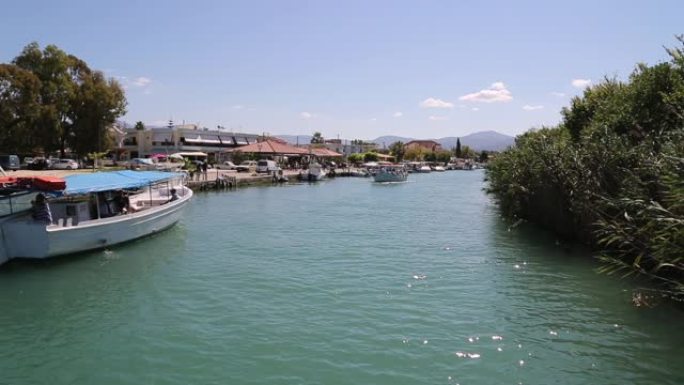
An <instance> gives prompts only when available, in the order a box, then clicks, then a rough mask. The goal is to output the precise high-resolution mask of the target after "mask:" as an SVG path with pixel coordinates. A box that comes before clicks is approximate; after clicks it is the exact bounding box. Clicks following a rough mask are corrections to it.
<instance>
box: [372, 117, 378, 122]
mask: <svg viewBox="0 0 684 385" xmlns="http://www.w3.org/2000/svg"><path fill="white" fill-rule="evenodd" d="M370 121H371V122H377V121H378V118H370Z"/></svg>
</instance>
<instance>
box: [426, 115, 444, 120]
mask: <svg viewBox="0 0 684 385" xmlns="http://www.w3.org/2000/svg"><path fill="white" fill-rule="evenodd" d="M448 119H449V118H447V117H446V116H435V115H430V117H429V118H428V120H432V121H437V120H448Z"/></svg>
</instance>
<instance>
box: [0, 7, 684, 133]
mask: <svg viewBox="0 0 684 385" xmlns="http://www.w3.org/2000/svg"><path fill="white" fill-rule="evenodd" d="M682 15H684V2H683V1H681V0H678V1H658V0H654V1H650V2H646V1H643V0H639V1H632V0H626V1H596V0H593V1H562V2H560V1H549V0H547V1H468V0H462V1H455V0H454V1H428V0H422V1H417V0H416V1H383V0H377V1H376V0H365V1H357V0H345V1H339V0H338V1H325V0H320V1H313V0H312V1H295V0H292V1H288V0H280V1H262V0H250V1H247V0H245V1H204V0H195V1H182V2H181V1H173V0H168V1H156V0H150V1H126V0H120V1H107V2H105V1H93V0H89V1H80V0H77V1H52V0H49V1H48V0H46V1H32V0H22V1H9V2H6V4H3V6H2V12H0V62H2V63H6V62H10V61H11V60H12V59H13V58H14V57H16V56H17V55H18V54H19V53H20V52H21V50H22V48H23V47H24V46H26V45H27V44H29V43H31V42H33V41H36V42H38V43H39V44H40V45H41V47H44V46H45V45H48V44H54V45H57V46H58V47H59V48H61V49H63V50H64V51H66V52H68V53H70V54H73V55H75V56H77V57H79V58H81V59H83V60H84V61H86V63H88V65H89V66H90V67H91V68H93V69H97V70H101V71H103V72H104V73H105V75H106V76H108V77H112V78H115V79H117V80H118V81H119V82H120V83H121V85H122V86H123V87H124V88H125V90H126V98H127V100H128V107H127V113H126V115H125V116H124V117H123V118H122V119H123V120H125V121H126V122H128V123H130V124H134V123H135V122H137V121H142V122H144V123H145V124H148V125H165V124H166V122H168V120H169V119H172V120H173V121H174V122H175V123H183V122H185V123H198V124H199V125H200V126H202V127H209V128H216V127H218V126H221V127H225V128H226V129H227V130H234V131H241V132H248V133H256V134H262V133H267V134H271V135H278V134H291V135H307V134H311V133H313V132H315V131H319V132H321V133H322V134H323V136H324V137H330V138H334V137H340V138H347V139H354V138H358V139H374V138H375V137H378V136H381V135H399V136H408V137H414V138H441V137H447V136H464V135H467V134H469V133H473V132H477V131H485V130H495V131H498V132H501V133H504V134H508V135H517V134H520V133H523V132H525V131H527V130H528V129H530V128H533V127H541V126H543V125H546V126H549V125H555V124H557V123H558V122H559V121H560V119H561V114H560V111H561V109H562V108H563V107H564V106H567V105H568V104H569V102H570V100H571V98H572V97H573V96H576V95H580V94H581V93H582V90H583V89H584V88H585V87H586V86H587V85H591V84H596V83H597V82H600V81H601V79H603V78H605V77H606V76H608V77H617V78H619V79H623V80H624V79H627V78H628V77H629V74H630V73H631V72H632V70H633V69H634V67H635V64H636V63H640V62H643V63H648V64H655V63H658V62H662V61H667V60H668V56H667V54H666V52H665V49H664V47H672V46H675V45H676V44H677V41H676V39H675V35H677V34H682V33H684V23H682V19H681V16H682Z"/></svg>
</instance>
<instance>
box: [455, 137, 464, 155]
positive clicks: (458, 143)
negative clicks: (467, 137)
mask: <svg viewBox="0 0 684 385" xmlns="http://www.w3.org/2000/svg"><path fill="white" fill-rule="evenodd" d="M454 155H456V157H457V158H461V157H462V156H463V154H462V153H461V138H456V149H455V150H454Z"/></svg>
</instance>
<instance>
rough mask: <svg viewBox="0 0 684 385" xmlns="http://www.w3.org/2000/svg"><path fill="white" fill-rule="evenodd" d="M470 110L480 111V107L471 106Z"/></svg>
mask: <svg viewBox="0 0 684 385" xmlns="http://www.w3.org/2000/svg"><path fill="white" fill-rule="evenodd" d="M470 110H471V111H480V109H479V108H477V107H473V108H471V109H470Z"/></svg>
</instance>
